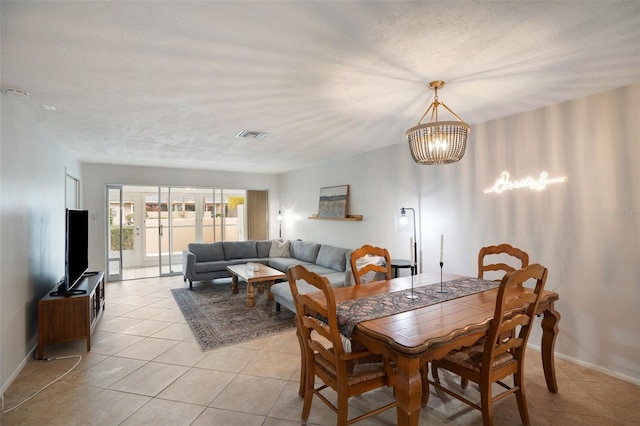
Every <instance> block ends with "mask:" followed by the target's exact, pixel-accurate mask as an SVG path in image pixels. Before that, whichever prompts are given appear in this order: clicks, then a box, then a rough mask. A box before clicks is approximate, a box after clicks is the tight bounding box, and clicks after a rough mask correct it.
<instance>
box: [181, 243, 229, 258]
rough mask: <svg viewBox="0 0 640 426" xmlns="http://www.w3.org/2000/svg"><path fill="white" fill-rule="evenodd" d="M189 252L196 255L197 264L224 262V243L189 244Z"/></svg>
mask: <svg viewBox="0 0 640 426" xmlns="http://www.w3.org/2000/svg"><path fill="white" fill-rule="evenodd" d="M187 248H188V249H189V251H190V252H191V253H193V254H195V255H196V262H211V261H216V260H224V248H223V247H222V243H221V242H218V243H189V245H188V246H187Z"/></svg>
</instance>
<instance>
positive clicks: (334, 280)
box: [182, 240, 351, 312]
mask: <svg viewBox="0 0 640 426" xmlns="http://www.w3.org/2000/svg"><path fill="white" fill-rule="evenodd" d="M274 241H276V242H275V246H274ZM272 246H273V250H272ZM283 247H285V248H286V242H282V241H279V240H250V241H225V242H217V243H190V244H189V245H188V246H187V250H184V251H183V253H182V271H183V276H184V281H185V282H186V281H189V288H191V289H193V281H209V280H213V279H216V278H225V277H231V273H230V272H229V271H227V266H228V265H235V264H240V263H247V262H256V263H263V264H265V265H267V266H269V267H271V268H274V269H277V270H279V271H282V272H286V271H287V268H288V267H289V266H292V265H304V266H305V267H306V268H307V269H308V270H310V271H312V272H316V273H318V274H320V275H323V276H325V277H326V278H327V279H328V280H329V282H330V283H331V285H332V286H334V287H344V286H345V283H346V285H349V284H350V283H351V269H350V268H349V258H350V256H351V250H350V249H346V248H340V247H335V246H331V245H328V244H319V243H314V242H309V241H301V240H295V241H291V242H290V243H289V247H288V251H287V250H286V249H283ZM298 287H299V288H300V290H301V292H302V293H304V292H306V291H316V290H317V289H315V287H312V286H311V285H309V284H306V283H299V286H298ZM307 287H308V288H307ZM271 293H272V294H273V298H274V300H275V302H276V309H280V306H281V305H282V306H284V307H286V308H287V309H289V310H291V311H294V312H295V306H294V303H293V297H292V295H291V290H290V288H289V283H288V282H286V281H283V282H279V283H276V284H274V285H272V286H271Z"/></svg>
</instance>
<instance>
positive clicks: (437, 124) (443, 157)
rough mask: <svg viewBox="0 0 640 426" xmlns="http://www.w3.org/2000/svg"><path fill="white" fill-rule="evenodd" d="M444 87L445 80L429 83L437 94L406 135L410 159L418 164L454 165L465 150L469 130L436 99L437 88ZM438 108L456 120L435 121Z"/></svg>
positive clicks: (467, 126) (465, 124) (468, 127)
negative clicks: (429, 116) (444, 110)
mask: <svg viewBox="0 0 640 426" xmlns="http://www.w3.org/2000/svg"><path fill="white" fill-rule="evenodd" d="M444 84H445V83H444V81H440V80H438V81H432V82H431V83H429V87H430V88H431V89H434V90H435V92H436V95H435V98H434V100H433V102H432V103H431V105H429V108H427V110H426V111H425V113H424V114H423V116H422V118H421V119H420V121H419V122H418V125H417V126H415V127H412V128H410V129H409V130H407V132H406V137H407V141H408V142H409V150H410V151H411V156H412V157H413V160H414V161H415V162H416V163H418V164H426V165H430V164H449V163H455V162H456V161H458V160H460V159H461V158H462V157H463V156H464V152H465V150H466V149H467V136H468V135H469V132H470V131H471V127H470V126H469V125H468V124H467V123H465V122H463V121H462V119H461V118H460V117H458V116H457V115H456V113H455V112H453V111H452V110H451V109H449V107H447V106H446V105H445V104H444V103H442V102H440V101H439V100H438V89H441V88H442V87H444ZM441 105H442V106H443V107H444V108H445V109H446V110H447V111H449V112H450V113H451V115H453V116H454V117H455V118H456V119H457V120H458V121H438V107H439V106H441ZM429 111H431V121H430V122H429V123H426V124H422V120H424V118H425V117H426V116H427V114H428V113H429Z"/></svg>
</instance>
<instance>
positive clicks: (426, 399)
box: [420, 364, 429, 408]
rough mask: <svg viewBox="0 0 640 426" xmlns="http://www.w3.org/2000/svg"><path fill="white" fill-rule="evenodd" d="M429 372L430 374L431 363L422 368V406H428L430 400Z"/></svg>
mask: <svg viewBox="0 0 640 426" xmlns="http://www.w3.org/2000/svg"><path fill="white" fill-rule="evenodd" d="M428 374H429V364H425V366H424V367H422V368H421V369H420V378H421V379H422V404H421V405H422V408H424V407H426V406H427V403H428V402H429V382H428V380H429V379H428V377H427V376H428Z"/></svg>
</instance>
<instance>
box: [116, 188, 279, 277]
mask: <svg viewBox="0 0 640 426" xmlns="http://www.w3.org/2000/svg"><path fill="white" fill-rule="evenodd" d="M107 192H108V194H109V196H108V197H107V198H108V203H107V204H108V206H109V218H110V224H109V231H108V237H107V239H108V240H109V243H108V244H109V263H110V264H112V269H113V271H114V275H113V276H114V278H113V279H136V278H145V277H154V276H160V275H176V274H180V273H182V251H183V250H185V249H187V246H188V244H189V243H191V242H217V241H243V240H246V239H247V238H248V235H249V233H248V230H247V229H248V225H247V217H248V214H247V211H248V206H247V191H245V190H234V189H222V188H185V187H173V186H158V187H152V186H147V187H143V186H118V185H110V186H108V188H107ZM259 192H260V191H259ZM264 192H265V194H266V191H264ZM255 208H256V209H260V210H263V209H266V204H255ZM258 217H264V218H265V225H264V228H266V227H267V226H266V220H267V219H266V217H267V215H266V214H264V215H260V214H258ZM253 221H255V219H253ZM252 223H253V222H252ZM252 226H253V225H252ZM116 272H117V273H116Z"/></svg>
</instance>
